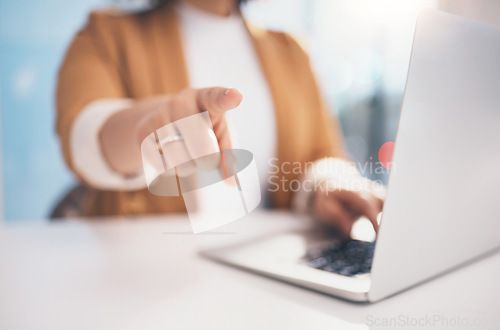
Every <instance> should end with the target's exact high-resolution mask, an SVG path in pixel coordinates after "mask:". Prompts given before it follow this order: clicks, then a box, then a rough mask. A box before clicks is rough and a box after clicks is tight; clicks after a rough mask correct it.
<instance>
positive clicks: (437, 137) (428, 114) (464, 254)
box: [369, 10, 500, 301]
mask: <svg viewBox="0 0 500 330" xmlns="http://www.w3.org/2000/svg"><path fill="white" fill-rule="evenodd" d="M499 245H500V29H498V28H495V27H491V26H487V25H484V24H481V23H477V22H473V21H470V20H467V19H463V18H460V17H457V16H453V15H449V14H445V13H441V12H437V11H433V10H429V11H425V12H424V13H422V14H421V16H420V18H419V21H418V23H417V28H416V33H415V39H414V44H413V51H412V58H411V64H410V70H409V75H408V81H407V86H406V92H405V97H404V102H403V108H402V113H401V119H400V124H399V130H398V135H397V140H396V148H395V152H394V158H393V168H392V169H391V175H390V178H389V187H388V196H387V200H386V203H385V207H384V213H383V218H382V225H381V230H380V233H379V237H378V241H377V247H376V251H375V257H374V263H373V267H372V287H371V291H370V294H369V297H370V300H372V301H375V300H379V299H381V298H384V297H386V296H389V295H391V294H393V293H396V292H398V291H400V290H403V289H405V288H408V287H410V286H412V285H414V284H416V283H419V282H421V281H423V280H425V279H427V278H430V277H432V276H434V275H436V274H438V273H441V272H443V271H445V270H447V269H450V268H452V267H453V266H456V265H458V264H461V263H463V262H465V261H467V260H469V259H472V258H474V257H476V256H478V255H480V254H483V253H485V252H487V251H489V250H492V249H494V248H495V247H498V246H499Z"/></svg>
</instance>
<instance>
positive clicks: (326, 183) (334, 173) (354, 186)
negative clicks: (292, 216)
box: [292, 158, 386, 213]
mask: <svg viewBox="0 0 500 330" xmlns="http://www.w3.org/2000/svg"><path fill="white" fill-rule="evenodd" d="M302 182H303V184H302V189H300V190H298V191H297V192H295V194H294V197H293V200H292V208H293V209H294V210H295V211H297V212H300V213H306V212H309V211H310V207H311V200H312V198H313V197H314V193H315V192H316V191H317V190H319V189H327V190H335V189H346V190H353V191H369V192H371V193H372V194H373V195H375V196H376V197H378V198H380V199H385V194H386V189H385V187H384V186H383V185H382V184H380V183H378V182H376V181H372V180H370V179H367V178H365V177H363V176H362V175H361V174H360V173H359V171H358V170H357V169H356V167H355V166H354V165H353V164H352V163H349V162H347V161H345V160H343V159H340V158H323V159H320V160H318V161H316V162H314V163H313V165H312V166H311V167H310V168H309V169H308V171H307V173H306V174H305V175H304V177H303V181H302Z"/></svg>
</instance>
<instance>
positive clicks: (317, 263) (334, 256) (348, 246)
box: [305, 240, 375, 276]
mask: <svg viewBox="0 0 500 330" xmlns="http://www.w3.org/2000/svg"><path fill="white" fill-rule="evenodd" d="M374 249H375V242H366V241H358V240H351V241H347V242H344V243H339V244H335V245H332V246H329V247H327V248H324V249H319V250H312V251H309V252H308V253H307V255H306V256H305V260H306V262H307V265H308V266H310V267H313V268H316V269H321V270H325V271H327V272H331V273H337V274H340V275H344V276H354V275H358V274H365V273H369V272H370V270H371V267H372V259H373V251H374Z"/></svg>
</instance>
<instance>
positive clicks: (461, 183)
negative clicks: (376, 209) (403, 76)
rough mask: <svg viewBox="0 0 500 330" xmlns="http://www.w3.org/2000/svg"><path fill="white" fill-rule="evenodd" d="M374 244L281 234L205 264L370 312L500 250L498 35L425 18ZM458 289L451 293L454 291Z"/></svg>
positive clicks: (428, 14)
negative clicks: (366, 305) (361, 305)
mask: <svg viewBox="0 0 500 330" xmlns="http://www.w3.org/2000/svg"><path fill="white" fill-rule="evenodd" d="M387 189H388V190H387V198H386V201H385V205H384V208H383V212H382V216H381V223H380V229H379V233H378V237H377V240H376V244H375V242H370V241H362V240H352V241H348V242H342V241H340V240H338V239H335V238H329V237H326V235H325V231H324V230H323V231H322V230H319V231H318V230H315V229H311V230H304V231H298V232H284V233H282V234H278V235H273V236H271V237H268V238H260V239H257V240H256V241H253V242H247V243H240V244H239V245H236V246H234V245H233V246H229V247H223V248H218V249H213V250H208V251H203V253H202V254H203V255H205V256H207V257H209V258H211V259H214V260H217V261H220V262H223V263H226V264H229V265H233V266H237V267H240V268H244V269H247V270H250V271H253V272H256V273H259V274H263V275H266V276H269V277H273V278H276V279H279V280H282V281H286V282H289V283H292V284H295V285H299V286H302V287H305V288H309V289H312V290H316V291H319V292H322V293H325V294H329V295H333V296H337V297H340V298H344V299H347V300H352V301H359V302H361V301H363V302H376V301H379V300H381V299H384V298H386V297H389V296H391V295H394V294H396V293H398V292H401V291H403V290H406V289H408V288H411V287H414V286H415V285H417V284H419V283H422V282H424V281H426V280H429V279H431V278H434V277H436V276H438V275H441V274H443V273H445V272H449V271H451V270H453V269H456V268H457V267H460V266H463V265H465V264H466V263H470V262H471V261H473V260H475V259H477V258H479V257H484V256H485V255H487V254H492V253H495V252H497V251H498V250H499V247H500V29H499V28H496V27H493V26H489V25H485V24H482V23H478V22H475V21H471V20H468V19H465V18H461V17H458V16H454V15H450V14H447V13H443V12H440V11H436V10H426V11H424V12H422V13H421V15H420V17H419V19H418V22H417V26H416V31H415V36H414V42H413V49H412V55H411V61H410V67H409V73H408V78H407V84H406V90H405V95H404V100H403V106H402V111H401V117H400V122H399V128H398V133H397V138H396V145H395V150H394V155H393V166H392V168H391V173H390V176H389V182H388V187H387ZM457 289H458V288H457Z"/></svg>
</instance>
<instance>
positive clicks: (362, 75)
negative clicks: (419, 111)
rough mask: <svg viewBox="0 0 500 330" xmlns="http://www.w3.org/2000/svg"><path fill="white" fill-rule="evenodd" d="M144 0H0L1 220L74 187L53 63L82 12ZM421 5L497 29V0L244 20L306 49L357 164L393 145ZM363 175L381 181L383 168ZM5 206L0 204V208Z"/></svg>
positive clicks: (21, 216) (249, 11)
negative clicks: (59, 129)
mask: <svg viewBox="0 0 500 330" xmlns="http://www.w3.org/2000/svg"><path fill="white" fill-rule="evenodd" d="M145 2H146V1H144V0H79V1H67V0H43V1H42V0H24V1H9V0H0V122H1V136H0V139H1V140H0V141H1V165H0V170H1V176H2V177H1V179H0V182H2V186H1V190H2V191H3V200H1V201H0V203H2V204H3V213H4V214H3V217H4V219H6V220H7V221H16V220H33V219H46V218H47V217H48V215H49V214H50V212H51V210H52V208H53V207H54V205H55V203H56V202H57V201H58V200H59V198H60V197H61V196H62V195H64V194H65V193H66V191H67V190H68V189H69V188H70V187H71V186H72V185H73V184H74V179H73V178H72V175H71V173H70V172H69V171H68V170H67V169H66V167H65V165H64V163H63V161H62V157H61V154H60V151H59V144H58V141H57V137H56V135H55V133H54V101H53V100H54V87H55V82H56V74H57V69H58V66H59V64H60V62H61V59H62V56H63V54H64V51H65V49H66V47H67V45H68V43H69V42H70V40H71V38H72V37H73V35H74V34H75V32H76V31H77V30H78V29H79V28H80V27H81V26H82V24H84V22H85V19H86V16H87V14H88V12H89V11H90V10H92V9H98V8H103V7H108V6H110V5H113V6H117V5H118V6H123V7H126V8H127V9H130V10H133V9H135V8H139V7H141V6H142V5H144V3H145ZM423 8H441V9H443V10H447V11H449V12H453V13H456V14H460V15H463V16H468V17H471V18H474V19H478V20H483V21H486V22H488V23H490V24H496V25H500V1H499V0H404V1H402V0H260V1H258V0H257V1H250V2H249V3H248V4H247V5H245V7H244V14H245V16H246V17H247V18H248V19H249V21H251V22H252V23H254V24H257V25H261V26H265V27H268V28H271V29H277V30H284V31H288V32H290V33H292V34H293V35H294V36H296V37H297V38H298V39H300V40H301V41H302V42H303V44H304V45H305V47H306V48H307V49H308V51H309V53H310V56H311V60H312V63H313V66H314V68H315V70H316V73H317V77H318V80H319V82H320V85H321V87H322V90H323V93H324V95H325V98H326V99H327V101H328V102H329V104H330V105H331V109H332V111H335V112H336V113H337V114H338V115H339V116H340V118H341V122H342V127H343V129H344V134H345V137H346V144H347V147H348V148H349V151H350V152H351V154H352V155H353V158H354V160H355V161H356V162H357V163H359V164H370V163H371V164H375V166H374V167H370V168H375V167H377V168H379V170H380V169H381V167H380V166H376V162H377V153H378V149H379V148H380V146H381V145H382V144H383V143H384V142H386V141H394V138H395V133H396V128H397V123H398V118H399V110H400V106H401V102H402V96H403V90H404V86H405V79H406V72H407V67H408V63H409V56H410V51H411V42H412V35H413V29H414V25H415V22H416V19H417V16H418V13H419V12H420V11H421V10H422V9H423ZM364 174H365V175H367V176H369V177H371V178H373V179H379V180H382V181H384V180H386V175H387V173H386V172H385V171H375V170H372V171H367V172H365V173H364ZM1 209H2V208H1V207H0V210H1Z"/></svg>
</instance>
